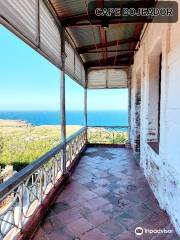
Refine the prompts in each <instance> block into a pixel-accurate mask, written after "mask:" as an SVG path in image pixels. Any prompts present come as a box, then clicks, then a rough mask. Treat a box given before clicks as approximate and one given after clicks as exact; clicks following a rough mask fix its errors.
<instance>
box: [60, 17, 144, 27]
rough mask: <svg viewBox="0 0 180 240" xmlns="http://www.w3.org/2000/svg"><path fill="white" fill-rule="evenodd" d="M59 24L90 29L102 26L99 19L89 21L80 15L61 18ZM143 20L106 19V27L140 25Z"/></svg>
mask: <svg viewBox="0 0 180 240" xmlns="http://www.w3.org/2000/svg"><path fill="white" fill-rule="evenodd" d="M60 20H61V24H62V26H63V27H90V26H92V25H93V26H102V23H103V21H102V20H101V19H99V20H98V19H97V20H91V22H90V21H89V18H88V16H87V14H81V15H75V16H70V17H66V18H61V19H60ZM143 20H144V19H141V18H137V19H132V20H127V19H113V18H112V19H108V20H107V24H108V25H114V24H120V23H123V24H131V23H140V22H142V21H143Z"/></svg>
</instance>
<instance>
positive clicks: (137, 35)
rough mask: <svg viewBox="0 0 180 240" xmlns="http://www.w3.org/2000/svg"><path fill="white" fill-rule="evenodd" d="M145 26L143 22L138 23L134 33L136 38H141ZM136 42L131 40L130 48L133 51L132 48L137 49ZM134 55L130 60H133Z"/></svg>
mask: <svg viewBox="0 0 180 240" xmlns="http://www.w3.org/2000/svg"><path fill="white" fill-rule="evenodd" d="M142 28H143V23H139V24H136V27H135V31H134V33H133V37H134V38H139V37H140V34H141V30H142ZM136 44H137V43H136V42H131V44H130V47H129V50H130V51H131V50H132V49H135V47H136ZM133 58H134V55H133V56H132V57H131V59H130V62H132V61H133Z"/></svg>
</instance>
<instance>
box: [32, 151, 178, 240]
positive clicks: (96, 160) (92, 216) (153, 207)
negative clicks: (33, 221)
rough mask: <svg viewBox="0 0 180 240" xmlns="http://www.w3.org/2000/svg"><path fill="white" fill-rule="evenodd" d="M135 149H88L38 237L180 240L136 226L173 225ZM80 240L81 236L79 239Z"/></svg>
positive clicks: (46, 239) (41, 239) (42, 239)
mask: <svg viewBox="0 0 180 240" xmlns="http://www.w3.org/2000/svg"><path fill="white" fill-rule="evenodd" d="M169 223H170V221H169V218H168V216H167V214H166V213H165V212H163V211H162V210H161V209H160V208H159V205H158V202H157V200H156V199H155V197H154V195H153V193H152V192H151V189H150V187H149V185H148V183H147V181H146V179H145V177H144V175H143V171H142V169H140V168H139V167H138V166H137V165H136V162H135V160H134V159H133V156H132V153H131V151H129V150H128V149H123V148H108V147H99V148H95V147H94V148H88V149H87V150H86V152H85V153H84V155H83V156H82V158H81V160H80V162H79V164H78V166H77V168H76V170H75V172H74V174H73V176H72V177H71V179H70V184H68V185H67V187H66V188H65V190H64V191H63V192H62V193H61V194H60V195H59V196H58V198H57V201H56V203H55V204H54V205H53V206H52V208H51V211H50V212H49V214H48V216H47V218H46V219H45V220H44V221H43V222H42V224H41V226H40V227H39V229H38V231H37V232H36V235H35V237H34V239H35V240H74V239H76V238H75V237H79V239H80V240H136V239H142V240H178V239H179V238H178V237H177V235H176V234H175V232H174V233H173V234H172V235H171V236H170V235H168V236H165V235H162V234H161V235H157V234H156V235H155V234H153V235H150V234H143V235H142V236H140V237H138V236H136V235H135V233H134V230H135V228H136V227H138V226H141V227H143V228H149V229H156V228H163V227H169V228H172V229H173V230H174V228H173V226H172V225H170V224H169ZM77 239H78V238H77Z"/></svg>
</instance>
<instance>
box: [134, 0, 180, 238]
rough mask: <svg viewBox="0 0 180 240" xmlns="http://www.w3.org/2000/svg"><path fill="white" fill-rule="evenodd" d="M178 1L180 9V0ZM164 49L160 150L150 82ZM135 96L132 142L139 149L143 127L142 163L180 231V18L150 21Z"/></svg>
mask: <svg viewBox="0 0 180 240" xmlns="http://www.w3.org/2000/svg"><path fill="white" fill-rule="evenodd" d="M178 3H179V13H180V1H178ZM179 18H180V17H179ZM161 51H162V71H161V73H162V80H161V111H160V145H159V154H157V153H155V152H154V150H153V149H152V148H151V147H150V146H149V145H148V144H147V142H148V141H149V140H151V139H153V138H156V136H155V135H153V134H152V136H154V137H152V138H151V137H150V135H151V134H150V132H153V131H154V130H157V129H156V128H157V126H155V125H153V126H149V124H150V122H153V121H151V120H152V119H153V117H154V116H153V110H154V111H155V112H156V110H155V108H156V107H157V106H155V105H154V106H153V101H154V99H155V98H156V93H155V92H154V93H153V90H151V89H150V88H151V87H152V82H151V84H149V83H150V81H154V79H153V74H156V71H157V68H156V65H157V64H158V63H157V62H154V64H153V61H154V60H153V57H154V56H155V55H156V53H158V54H159V53H160V52H161ZM153 66H154V67H153ZM139 71H140V73H139ZM153 71H154V72H153ZM137 74H139V76H140V78H141V108H140V116H141V118H140V124H139V125H137V121H136V120H137V117H136V113H137V106H136V93H137V91H138V90H137ZM131 96H132V99H131V145H132V147H133V149H134V151H135V147H134V145H135V140H136V137H137V136H136V130H137V128H138V127H139V128H140V149H141V151H140V165H141V167H142V168H143V169H144V173H145V176H146V178H147V180H148V182H149V184H150V186H151V188H152V190H153V192H154V194H155V196H156V198H157V200H158V201H159V204H160V206H161V208H163V209H164V210H166V211H167V213H168V214H169V216H170V218H171V221H172V223H173V224H174V226H175V228H176V230H177V232H178V234H180V19H179V21H178V22H177V23H173V24H159V23H156V24H149V25H148V28H147V30H146V33H145V35H144V37H143V40H142V42H141V46H140V49H139V51H138V52H137V53H136V55H135V59H134V65H133V66H132V83H131ZM151 118H152V119H151ZM153 124H154V122H153ZM135 152H136V151H135Z"/></svg>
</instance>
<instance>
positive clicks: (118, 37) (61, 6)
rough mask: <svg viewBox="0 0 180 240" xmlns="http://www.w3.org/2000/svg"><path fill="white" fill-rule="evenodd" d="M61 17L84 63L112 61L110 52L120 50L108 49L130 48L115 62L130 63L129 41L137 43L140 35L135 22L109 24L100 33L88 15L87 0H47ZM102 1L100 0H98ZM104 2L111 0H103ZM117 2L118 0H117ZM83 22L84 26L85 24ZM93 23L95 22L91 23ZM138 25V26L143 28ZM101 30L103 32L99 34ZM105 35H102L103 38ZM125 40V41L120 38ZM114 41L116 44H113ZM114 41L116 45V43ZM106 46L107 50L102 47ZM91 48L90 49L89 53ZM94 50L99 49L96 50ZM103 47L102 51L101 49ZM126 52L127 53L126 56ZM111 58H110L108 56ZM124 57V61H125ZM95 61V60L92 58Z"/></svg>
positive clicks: (107, 63)
mask: <svg viewBox="0 0 180 240" xmlns="http://www.w3.org/2000/svg"><path fill="white" fill-rule="evenodd" d="M50 1H51V3H52V5H53V7H54V9H55V11H56V13H57V15H58V17H59V19H60V21H61V22H62V24H65V25H64V26H65V27H66V29H67V31H68V32H70V33H71V37H72V39H73V40H74V43H75V45H76V48H77V50H78V51H79V53H80V54H81V57H82V59H83V61H84V62H85V63H86V66H91V65H94V66H97V65H99V66H102V65H113V64H114V61H113V59H112V58H113V56H114V57H115V56H116V55H119V54H120V53H119V52H117V53H116V52H115V53H113V52H108V51H112V50H114V51H115V50H120V49H121V50H122V49H125V50H128V49H129V50H130V51H129V52H128V51H126V53H127V54H126V58H122V61H120V59H119V61H118V62H116V65H118V66H121V65H128V64H129V65H130V64H131V63H132V49H133V47H132V46H133V45H131V42H135V45H136V43H137V40H138V37H139V36H140V29H139V30H138V31H137V25H138V24H136V23H128V24H125V23H119V24H109V27H108V28H107V29H106V31H105V32H104V33H103V31H104V30H103V28H102V26H101V25H100V24H95V22H94V20H92V19H91V16H90V15H88V11H87V6H88V3H89V2H92V1H90V0H78V1H77V0H76V1H75V0H50ZM98 2H101V4H103V1H98ZM106 2H111V1H110V0H106ZM117 2H119V0H117ZM84 24H85V26H84ZM94 24H95V25H94ZM141 25H142V26H143V24H141ZM142 26H141V28H142ZM102 33H103V34H104V35H102ZM102 36H104V38H105V39H102ZM124 40H127V41H126V42H120V41H124ZM128 40H129V41H128ZM116 43H117V44H116ZM116 45H117V46H116ZM105 50H107V54H106V53H104V51H105ZM91 51H93V53H91ZM94 51H98V52H99V53H98V54H95V53H94ZM100 51H103V52H100ZM128 53H130V54H129V57H128ZM109 58H110V59H109ZM125 60H127V61H125ZM93 61H94V62H93Z"/></svg>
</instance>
